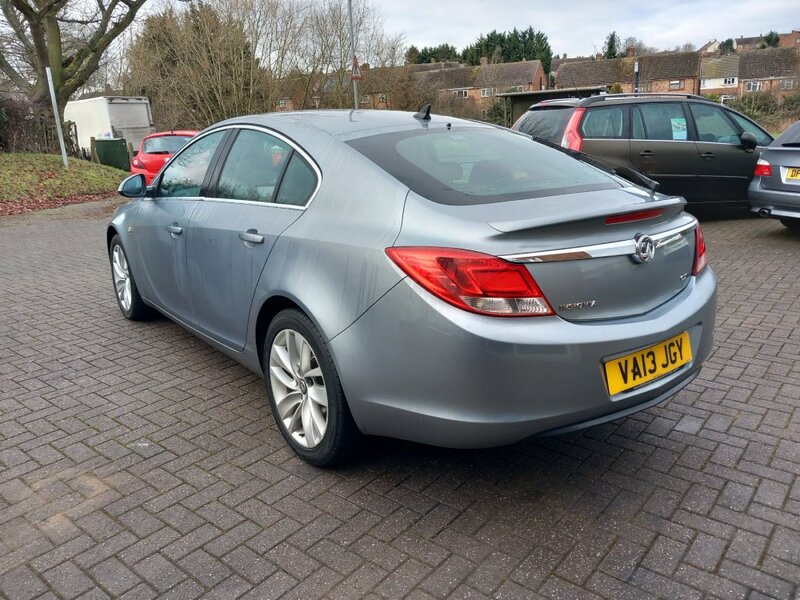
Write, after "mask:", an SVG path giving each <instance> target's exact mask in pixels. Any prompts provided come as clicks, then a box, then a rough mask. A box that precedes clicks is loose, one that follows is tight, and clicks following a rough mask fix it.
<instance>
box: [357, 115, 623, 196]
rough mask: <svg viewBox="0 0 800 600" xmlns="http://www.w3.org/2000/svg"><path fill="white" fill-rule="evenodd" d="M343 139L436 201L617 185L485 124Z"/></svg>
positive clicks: (545, 193) (552, 193)
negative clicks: (482, 125) (483, 125)
mask: <svg viewBox="0 0 800 600" xmlns="http://www.w3.org/2000/svg"><path fill="white" fill-rule="evenodd" d="M347 143H348V144H349V145H350V146H351V147H353V148H354V149H355V150H357V151H358V152H360V153H361V154H363V155H364V156H365V157H367V158H368V159H370V160H371V161H373V162H374V163H376V164H377V165H378V166H380V167H381V168H382V169H384V170H385V171H387V172H388V173H389V174H390V175H392V176H393V177H394V178H395V179H397V180H399V181H401V182H402V183H404V184H405V185H407V186H408V187H409V188H411V189H412V190H413V191H414V192H416V193H417V194H419V195H421V196H424V197H425V198H428V199H429V200H433V201H434V202H438V203H440V204H450V205H471V204H487V203H490V202H503V201H508V200H521V199H523V198H539V197H544V196H556V195H561V194H570V193H575V192H587V191H594V190H607V189H613V188H618V187H620V183H619V182H618V181H617V180H615V179H613V178H612V177H611V176H609V175H607V174H606V173H604V172H602V171H600V170H599V169H596V168H595V167H591V166H589V165H587V164H585V163H582V162H580V161H578V160H575V159H574V158H572V157H571V156H568V155H566V154H564V153H562V152H558V151H557V150H553V149H552V148H548V147H546V146H544V145H542V144H539V143H537V142H535V141H533V140H532V139H531V138H529V137H527V136H524V135H520V134H516V133H512V132H510V131H507V130H502V129H496V128H491V127H453V128H452V129H446V128H444V127H439V128H429V129H419V130H414V131H403V132H399V133H384V134H378V135H372V136H368V137H363V138H357V139H354V140H350V141H348V142H347Z"/></svg>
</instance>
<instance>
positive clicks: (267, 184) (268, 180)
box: [214, 129, 292, 202]
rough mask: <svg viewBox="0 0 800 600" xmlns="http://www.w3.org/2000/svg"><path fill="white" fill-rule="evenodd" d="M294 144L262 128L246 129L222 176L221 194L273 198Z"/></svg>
mask: <svg viewBox="0 0 800 600" xmlns="http://www.w3.org/2000/svg"><path fill="white" fill-rule="evenodd" d="M291 152H292V147H291V146H289V144H287V143H286V142H283V141H281V140H279V139H278V138H276V137H274V136H271V135H269V134H267V133H264V132H262V131H255V130H253V129H242V130H241V131H239V134H238V135H237V136H236V141H234V142H233V146H232V147H231V151H230V152H229V153H228V156H227V158H226V159H225V165H224V166H223V167H222V172H221V173H220V176H219V182H218V183H217V189H216V192H215V194H214V196H215V197H217V198H228V199H231V200H250V201H254V202H272V200H273V196H274V194H275V188H276V187H277V185H278V179H279V178H280V176H281V173H282V172H283V168H284V166H285V165H286V161H287V160H289V155H290V154H291Z"/></svg>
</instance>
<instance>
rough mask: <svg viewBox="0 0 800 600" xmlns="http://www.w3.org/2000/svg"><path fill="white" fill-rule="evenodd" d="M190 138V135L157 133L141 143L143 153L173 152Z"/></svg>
mask: <svg viewBox="0 0 800 600" xmlns="http://www.w3.org/2000/svg"><path fill="white" fill-rule="evenodd" d="M190 139H192V136H190V135H159V136H156V137H151V138H147V139H146V140H145V141H144V143H143V144H142V152H143V153H144V154H175V153H176V152H177V151H178V150H180V149H181V148H183V147H184V146H185V145H186V142H188V141H189V140H190Z"/></svg>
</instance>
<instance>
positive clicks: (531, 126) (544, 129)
mask: <svg viewBox="0 0 800 600" xmlns="http://www.w3.org/2000/svg"><path fill="white" fill-rule="evenodd" d="M573 112H575V109H574V108H572V107H568V106H560V107H558V108H555V107H553V108H537V109H534V110H529V111H528V112H526V113H525V114H524V115H522V116H521V117H520V118H519V121H517V122H516V123H515V124H514V129H516V130H518V131H521V132H522V133H526V134H528V135H530V136H533V137H538V138H544V139H546V140H550V141H551V142H554V143H556V144H558V143H561V137H562V136H563V135H564V130H565V129H566V128H567V122H568V121H569V118H570V116H572V113H573Z"/></svg>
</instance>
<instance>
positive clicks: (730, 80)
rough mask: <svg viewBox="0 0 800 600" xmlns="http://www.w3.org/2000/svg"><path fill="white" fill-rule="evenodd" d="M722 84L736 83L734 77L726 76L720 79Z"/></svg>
mask: <svg viewBox="0 0 800 600" xmlns="http://www.w3.org/2000/svg"><path fill="white" fill-rule="evenodd" d="M722 85H736V77H726V78H725V79H723V80H722Z"/></svg>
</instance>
